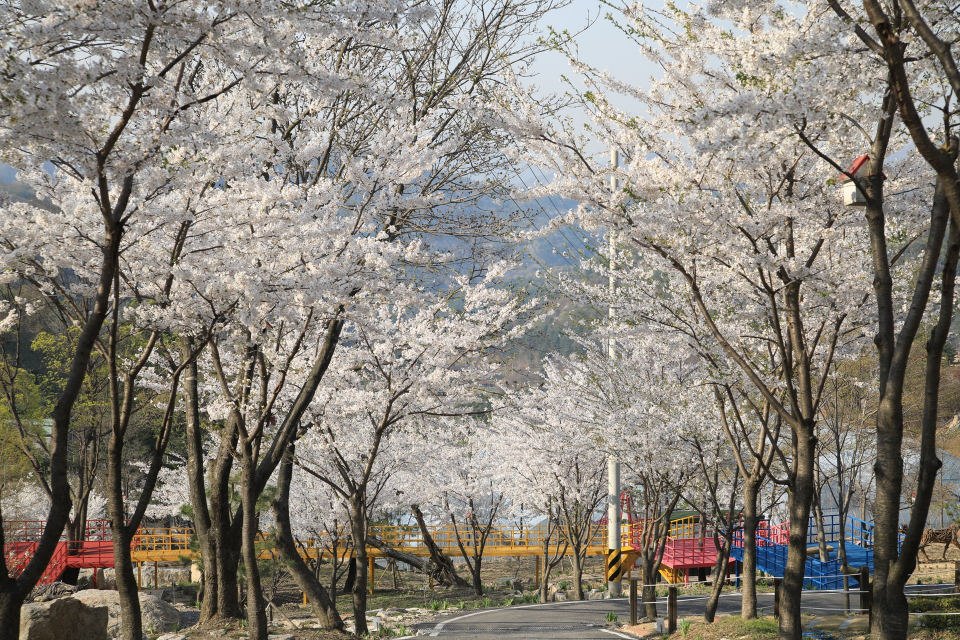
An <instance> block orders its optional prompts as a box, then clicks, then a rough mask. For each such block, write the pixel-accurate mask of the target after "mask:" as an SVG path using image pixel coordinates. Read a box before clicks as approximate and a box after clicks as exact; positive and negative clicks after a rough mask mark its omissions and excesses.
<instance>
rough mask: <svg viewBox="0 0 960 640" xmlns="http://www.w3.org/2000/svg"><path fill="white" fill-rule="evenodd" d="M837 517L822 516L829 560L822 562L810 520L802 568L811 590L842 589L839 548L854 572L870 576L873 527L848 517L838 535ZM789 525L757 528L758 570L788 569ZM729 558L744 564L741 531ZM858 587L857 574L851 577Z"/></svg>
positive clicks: (775, 572)
mask: <svg viewBox="0 0 960 640" xmlns="http://www.w3.org/2000/svg"><path fill="white" fill-rule="evenodd" d="M840 523H841V520H840V517H839V515H838V514H825V515H824V517H823V534H824V538H825V539H826V544H827V548H828V549H829V550H830V551H829V557H828V559H827V560H826V561H821V559H820V555H819V544H818V538H817V536H818V533H817V526H816V522H815V521H814V520H813V518H811V519H810V524H809V527H808V529H807V548H808V551H807V560H806V564H805V566H804V571H803V575H804V576H805V580H804V586H805V587H807V588H810V589H842V588H843V564H842V563H841V561H840V559H839V552H840V548H841V546H842V547H843V548H844V550H845V551H846V555H847V566H849V567H852V568H854V569H857V568H859V567H867V568H868V570H869V572H870V573H871V574H872V573H873V539H874V525H873V523H870V522H864V521H863V520H860V519H858V518H854V517H853V516H847V517H846V521H845V524H846V526H845V527H844V528H843V532H842V535H841V527H840ZM789 528H790V523H789V522H785V523H783V524H779V525H774V526H771V525H769V524H764V526H762V527H758V528H757V570H758V571H763V572H764V573H767V574H770V575H772V576H782V575H783V572H784V570H785V569H786V567H787V544H788V540H789V537H790V535H789ZM730 555H731V556H732V557H734V558H735V559H736V560H738V561H739V562H743V530H738V531H736V532H735V533H734V539H733V548H732V549H731V551H730ZM850 577H851V578H853V579H854V580H855V581H856V583H857V584H859V580H857V576H856V575H851V576H850Z"/></svg>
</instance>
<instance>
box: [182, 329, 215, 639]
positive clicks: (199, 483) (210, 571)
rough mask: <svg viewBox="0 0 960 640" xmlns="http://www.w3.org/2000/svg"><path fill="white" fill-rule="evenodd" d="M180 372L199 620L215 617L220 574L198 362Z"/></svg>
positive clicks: (185, 346) (189, 344)
mask: <svg viewBox="0 0 960 640" xmlns="http://www.w3.org/2000/svg"><path fill="white" fill-rule="evenodd" d="M192 352H193V340H192V339H191V338H189V337H186V336H184V337H182V338H180V355H181V357H182V358H184V359H185V360H186V359H187V358H189V357H190V354H191V353H192ZM183 373H184V375H183V405H184V415H185V418H186V420H185V421H186V445H187V483H188V485H189V488H190V505H191V507H192V510H193V514H192V515H193V517H192V518H191V519H192V520H193V530H194V532H196V535H197V541H198V543H199V544H200V562H201V563H202V566H203V572H202V575H203V604H202V605H201V609H200V621H201V622H206V621H207V620H210V619H211V618H214V617H216V615H217V611H218V600H219V597H218V594H219V585H220V577H219V576H220V574H219V572H218V568H219V566H218V565H219V563H218V562H217V556H218V553H217V546H216V544H215V541H214V537H213V535H212V534H211V532H210V526H211V522H210V509H209V508H208V506H207V489H206V484H205V479H204V473H203V459H204V455H203V429H202V428H201V425H200V400H199V391H198V387H197V363H196V361H195V360H192V359H191V361H190V363H189V364H188V365H187V367H186V369H184V372H183Z"/></svg>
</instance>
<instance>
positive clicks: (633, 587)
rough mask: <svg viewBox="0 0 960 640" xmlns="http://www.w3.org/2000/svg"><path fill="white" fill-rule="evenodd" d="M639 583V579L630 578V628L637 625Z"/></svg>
mask: <svg viewBox="0 0 960 640" xmlns="http://www.w3.org/2000/svg"><path fill="white" fill-rule="evenodd" d="M637 581H638V578H630V626H635V625H636V624H637Z"/></svg>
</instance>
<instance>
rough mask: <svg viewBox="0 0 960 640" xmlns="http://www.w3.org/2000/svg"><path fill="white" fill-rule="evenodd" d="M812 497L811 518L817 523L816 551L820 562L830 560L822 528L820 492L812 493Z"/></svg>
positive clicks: (825, 536)
mask: <svg viewBox="0 0 960 640" xmlns="http://www.w3.org/2000/svg"><path fill="white" fill-rule="evenodd" d="M813 495H814V497H813V517H814V520H815V521H816V523H817V551H818V552H819V554H820V562H828V561H829V560H830V549H829V547H828V546H827V534H826V530H825V529H824V528H823V505H821V504H820V491H819V490H816V491H814V494H813Z"/></svg>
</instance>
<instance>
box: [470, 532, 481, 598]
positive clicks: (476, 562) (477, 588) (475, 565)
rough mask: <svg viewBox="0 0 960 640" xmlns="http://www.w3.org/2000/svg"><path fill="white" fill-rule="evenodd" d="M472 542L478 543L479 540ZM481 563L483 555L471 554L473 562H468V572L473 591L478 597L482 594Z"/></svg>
mask: <svg viewBox="0 0 960 640" xmlns="http://www.w3.org/2000/svg"><path fill="white" fill-rule="evenodd" d="M474 544H479V541H477V540H474ZM482 564H483V556H482V555H480V554H477V555H474V556H473V562H471V563H470V574H471V577H472V578H473V593H474V594H476V595H477V596H478V597H479V596H482V595H483V579H482V576H481V575H480V567H481V565H482Z"/></svg>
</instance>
